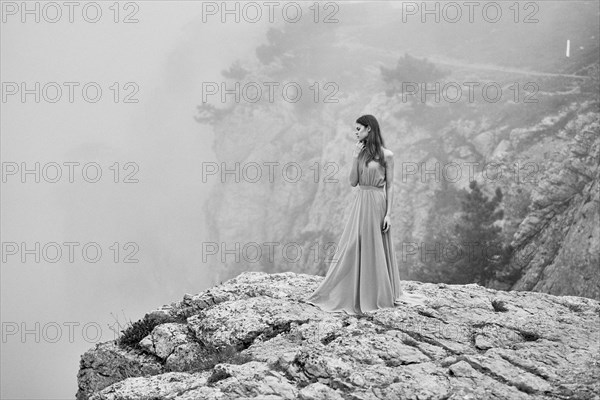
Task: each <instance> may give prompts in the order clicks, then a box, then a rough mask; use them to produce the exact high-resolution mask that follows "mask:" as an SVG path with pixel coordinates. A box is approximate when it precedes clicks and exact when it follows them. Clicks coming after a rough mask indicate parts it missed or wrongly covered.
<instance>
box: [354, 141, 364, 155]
mask: <svg viewBox="0 0 600 400" xmlns="http://www.w3.org/2000/svg"><path fill="white" fill-rule="evenodd" d="M364 148H365V144H364V143H363V142H361V141H360V140H359V141H358V142H356V145H355V147H354V152H353V153H352V157H354V158H358V155H359V154H360V152H361V151H363V149H364Z"/></svg>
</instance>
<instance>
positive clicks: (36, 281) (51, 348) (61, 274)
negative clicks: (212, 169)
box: [0, 2, 267, 399]
mask: <svg viewBox="0 0 600 400" xmlns="http://www.w3.org/2000/svg"><path fill="white" fill-rule="evenodd" d="M15 4H17V3H15ZM19 4H21V3H19ZM27 4H31V9H33V3H27ZM137 4H138V6H139V10H135V11H136V13H135V18H137V19H138V20H139V22H137V23H127V24H126V23H114V22H112V16H113V14H112V13H109V12H110V11H111V10H109V9H108V3H106V4H105V5H103V8H102V10H103V18H102V19H101V20H100V21H99V22H98V23H95V24H94V23H88V22H85V21H83V20H82V19H81V14H77V13H75V14H74V16H75V21H74V23H72V24H70V23H69V22H68V20H65V19H66V18H67V16H68V14H67V12H68V10H67V9H63V13H64V15H63V19H62V20H60V21H59V22H57V23H48V22H45V21H44V19H43V18H42V19H41V21H40V23H35V22H34V19H33V18H34V17H33V16H30V17H29V20H28V21H30V22H29V23H27V22H26V23H21V21H20V18H19V15H20V14H17V15H16V16H10V15H5V18H6V22H3V23H2V31H1V47H2V64H1V71H2V82H16V83H17V85H20V83H21V82H26V83H27V85H28V86H27V87H26V88H27V89H34V85H35V82H40V83H41V87H43V86H44V84H46V83H48V82H57V83H58V84H59V86H60V87H61V88H62V89H63V97H62V98H61V99H60V101H57V102H55V103H51V102H48V101H44V98H42V101H40V102H39V103H36V102H35V96H34V95H29V96H27V97H26V99H25V100H26V101H25V102H22V101H21V100H20V95H16V96H13V97H11V96H9V97H7V99H6V101H3V102H2V112H1V134H2V142H1V147H2V154H1V156H2V162H3V165H4V166H5V167H6V168H10V167H8V166H7V165H9V164H10V165H17V166H18V168H19V170H18V172H17V173H16V174H15V175H8V176H6V179H5V181H3V183H2V197H1V201H2V211H1V212H2V215H1V219H2V228H1V229H2V230H1V234H2V242H3V243H4V244H5V245H7V243H10V242H12V243H17V244H18V246H19V247H18V248H19V249H20V248H21V242H24V243H26V246H25V247H26V248H27V249H35V243H36V242H39V243H40V251H39V252H37V254H38V255H40V260H39V262H36V260H35V254H30V255H29V256H27V257H26V259H25V262H22V261H21V258H20V256H19V254H20V252H19V253H18V254H17V255H8V253H9V251H6V252H5V251H4V250H3V255H4V256H5V260H4V259H3V262H2V270H1V274H2V275H1V282H2V324H3V328H2V332H3V340H2V377H1V379H2V381H1V385H0V386H1V387H2V393H1V396H2V398H3V399H69V398H74V396H75V392H76V391H77V379H76V378H77V371H78V367H79V357H80V355H81V354H83V353H84V352H85V351H86V350H87V349H88V348H90V347H93V345H94V344H95V343H99V342H103V341H107V340H111V339H114V337H115V331H118V328H119V326H118V324H121V327H123V326H124V325H125V323H126V319H127V322H128V321H129V320H131V321H136V320H138V319H139V318H141V317H142V316H143V315H144V314H145V313H146V312H148V311H149V310H152V309H154V308H157V307H160V306H161V305H163V304H168V303H170V302H172V301H176V300H178V299H180V298H181V297H182V296H183V294H184V293H186V292H187V293H198V292H200V291H202V290H204V289H206V288H207V287H210V286H212V285H213V284H214V282H213V280H214V271H211V270H209V269H208V268H207V267H206V266H205V265H203V264H202V259H201V256H200V250H201V249H200V246H199V245H198V244H199V243H200V242H201V241H202V240H203V239H204V236H205V234H206V232H205V231H204V229H203V225H204V224H203V215H202V204H203V202H204V200H205V196H206V194H207V193H208V190H209V183H203V182H202V179H201V162H203V161H214V155H213V153H212V150H211V144H212V132H211V131H210V129H208V128H207V127H206V126H205V125H200V124H198V123H197V122H196V121H195V120H194V118H193V116H194V114H195V109H196V105H197V104H199V103H200V101H201V94H200V90H201V87H200V84H199V82H200V81H202V80H215V79H217V78H218V77H219V76H220V71H221V69H223V68H225V67H227V66H228V65H230V64H231V63H232V61H234V60H235V59H236V58H238V57H245V56H246V55H247V53H252V51H253V49H254V48H255V46H256V45H257V44H258V43H259V41H260V40H261V37H262V36H264V30H265V29H266V28H267V26H266V25H265V26H249V25H247V24H246V25H244V24H234V25H230V26H227V28H226V29H224V26H223V25H222V24H218V23H217V24H211V23H202V19H201V17H200V12H201V9H200V4H194V3H191V2H170V3H169V4H168V6H167V5H166V3H163V2H141V3H137ZM133 11H134V10H132V9H127V10H125V9H122V10H121V12H122V15H120V17H121V18H124V17H125V16H126V15H129V14H130V13H132V12H133ZM48 13H50V11H48ZM52 15H54V14H52ZM90 15H93V14H90ZM224 50H225V51H224ZM63 82H77V83H80V86H76V90H74V101H73V103H70V102H69V101H68V89H67V86H65V85H64V84H63ZM89 82H96V83H97V84H98V85H99V86H100V87H101V89H102V98H101V99H100V100H99V101H97V102H95V103H93V102H91V101H90V102H88V101H86V100H84V99H83V98H82V95H81V90H80V89H81V87H82V86H83V85H85V84H86V83H89ZM114 82H118V85H119V88H120V93H119V97H118V100H119V101H118V102H115V101H114V97H113V95H114V94H115V90H113V89H111V88H110V87H111V85H113V83H114ZM128 82H133V83H134V85H135V86H129V87H126V86H125V85H126V84H127V83H128ZM134 89H137V90H134ZM5 92H6V89H3V93H5ZM134 92H135V93H134ZM55 94H56V92H55V91H53V90H50V91H48V92H47V95H48V97H54V96H55ZM89 94H90V96H94V91H93V90H90V91H89ZM128 94H131V97H129V98H127V97H126V96H127V95H128ZM15 99H16V100H15ZM135 99H137V100H138V102H137V103H133V102H129V103H125V100H135ZM22 162H25V163H26V164H25V166H26V168H28V169H32V170H34V169H35V163H36V162H38V163H39V165H40V167H39V169H40V176H39V178H38V179H39V183H36V176H35V174H31V175H25V178H26V181H25V183H22V182H21V174H20V171H21V170H20V168H21V166H22V165H21V163H22ZM69 162H73V163H80V164H71V165H73V183H70V182H69V167H68V165H69V164H64V163H69ZM92 162H96V163H98V164H97V165H99V166H100V169H101V172H102V175H101V178H100V179H99V180H98V181H97V182H96V183H93V182H92V181H93V180H94V177H95V175H96V171H97V169H98V168H94V166H95V164H92V169H94V172H92V171H91V170H86V177H88V178H90V177H91V178H90V182H87V181H86V180H85V179H83V177H82V170H83V169H82V168H83V166H84V165H85V164H86V163H92ZM54 163H56V164H58V165H59V166H60V170H61V172H62V177H61V178H60V179H58V181H57V182H55V183H52V182H50V181H52V180H53V178H54V176H55V175H56V171H57V169H56V164H54ZM115 163H119V164H118V166H115ZM126 163H131V164H126ZM111 166H112V169H111ZM44 167H46V168H45V169H44ZM3 170H5V168H4V167H3ZM43 171H45V172H46V173H43ZM115 171H119V172H120V174H119V175H118V176H116V175H115ZM88 172H89V173H88ZM115 177H116V180H117V183H115V182H114V181H115ZM135 180H137V182H135ZM64 242H76V243H78V244H79V245H73V249H74V252H73V254H74V255H73V262H70V260H69V255H68V249H69V248H68V247H67V246H66V245H63V243H64ZM115 242H117V243H118V246H119V247H120V252H119V253H118V254H117V253H116V249H115V247H113V248H112V250H111V246H113V243H115ZM50 243H57V244H58V245H57V246H54V247H53V246H50V247H46V248H47V249H48V252H47V253H46V254H45V256H46V257H44V256H43V255H42V253H43V252H42V248H43V247H44V246H45V245H47V244H50ZM86 243H92V244H94V243H95V244H94V245H93V246H92V247H93V248H94V249H96V248H100V249H101V251H102V254H101V257H99V260H98V261H96V262H94V261H93V259H94V258H95V257H96V256H95V252H94V251H90V252H89V253H86V254H89V255H90V258H89V261H86V260H85V259H84V258H83V257H82V252H81V249H82V248H83V246H84V245H85V244H86ZM126 243H130V244H129V245H128V247H124V246H125V245H126ZM57 247H59V248H60V249H61V250H62V255H61V256H60V257H58V256H56V255H57V254H58V253H56V251H55V250H56V248H57ZM50 248H52V249H50ZM34 252H35V251H34ZM115 255H116V257H117V260H118V261H119V262H115V260H114V257H115ZM55 256H56V257H55ZM54 258H57V259H56V262H48V261H47V260H50V259H54ZM136 259H137V260H138V262H137V263H133V262H129V263H126V262H124V261H134V260H136ZM117 321H118V322H117ZM36 324H38V325H36ZM15 329H16V330H17V331H16V332H15ZM99 329H101V330H99ZM24 332H28V333H25V334H24V335H22V333H24Z"/></svg>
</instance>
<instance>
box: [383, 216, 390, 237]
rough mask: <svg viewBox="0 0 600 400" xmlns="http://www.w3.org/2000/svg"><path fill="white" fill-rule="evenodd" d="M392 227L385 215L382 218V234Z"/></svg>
mask: <svg viewBox="0 0 600 400" xmlns="http://www.w3.org/2000/svg"><path fill="white" fill-rule="evenodd" d="M391 225H392V221H391V218H390V216H389V215H387V214H386V216H385V217H384V218H383V229H382V231H383V233H386V232H387V231H389V230H390V226H391Z"/></svg>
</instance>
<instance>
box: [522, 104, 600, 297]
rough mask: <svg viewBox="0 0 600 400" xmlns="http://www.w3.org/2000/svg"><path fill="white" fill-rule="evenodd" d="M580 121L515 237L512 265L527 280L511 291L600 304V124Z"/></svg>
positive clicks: (584, 117) (591, 116)
mask: <svg viewBox="0 0 600 400" xmlns="http://www.w3.org/2000/svg"><path fill="white" fill-rule="evenodd" d="M577 122H579V126H578V127H576V128H574V131H575V132H574V138H573V140H572V141H571V142H569V146H567V147H566V148H565V149H564V150H563V153H564V154H563V155H562V157H561V159H560V160H559V161H557V162H555V163H553V164H552V165H551V166H550V167H549V168H548V169H547V170H546V171H545V172H544V173H543V176H541V177H540V180H539V185H538V186H537V187H536V189H535V190H534V196H533V203H532V206H531V211H530V212H529V214H528V215H527V217H526V218H525V220H524V221H523V223H522V224H521V225H520V227H519V230H518V231H517V232H516V234H515V236H514V240H513V243H512V246H513V247H514V248H515V249H516V253H515V255H514V257H513V259H512V261H511V264H512V266H513V267H515V268H518V269H521V270H522V271H523V276H522V277H521V278H520V279H519V281H518V282H517V283H516V284H515V285H514V286H513V287H512V289H514V290H533V291H538V292H546V293H551V294H556V295H577V296H585V297H590V298H594V299H598V300H600V213H599V210H600V198H599V194H600V191H599V188H598V182H599V180H600V123H599V121H598V116H597V114H587V115H582V116H580V118H579V120H578V121H577ZM563 132H564V131H563ZM567 132H568V130H567Z"/></svg>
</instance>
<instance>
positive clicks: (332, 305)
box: [305, 152, 404, 315]
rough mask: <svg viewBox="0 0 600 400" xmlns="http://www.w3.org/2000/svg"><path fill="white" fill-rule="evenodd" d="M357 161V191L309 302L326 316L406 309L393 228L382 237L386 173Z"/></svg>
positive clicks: (362, 158)
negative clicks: (336, 243) (396, 307)
mask: <svg viewBox="0 0 600 400" xmlns="http://www.w3.org/2000/svg"><path fill="white" fill-rule="evenodd" d="M364 154H365V152H362V153H361V154H360V155H359V159H358V172H359V175H358V190H357V191H356V197H355V198H354V203H353V205H352V208H351V211H350V217H349V218H348V220H347V222H346V226H345V227H344V231H343V233H342V236H341V238H340V240H339V243H338V248H337V250H336V252H335V256H334V258H333V260H332V263H331V265H330V266H329V270H328V271H327V274H326V276H325V279H324V280H323V281H322V282H321V284H320V285H319V287H318V288H317V289H316V290H315V291H314V292H313V293H312V294H311V295H310V296H309V297H307V298H306V299H305V302H306V303H310V304H313V305H315V306H317V307H319V308H320V309H322V310H324V311H329V312H345V313H347V314H350V315H360V314H363V313H364V312H366V311H373V310H377V309H380V308H388V307H395V306H396V305H399V304H401V303H403V302H404V301H403V300H404V299H403V292H402V289H401V288H400V276H399V273H398V263H397V260H396V254H395V252H394V244H393V240H392V229H393V226H391V227H390V229H388V231H387V232H385V233H384V232H383V231H382V228H383V219H384V217H385V214H386V209H387V204H386V194H385V184H386V182H385V168H384V167H383V166H382V165H381V164H380V163H379V162H377V161H376V160H371V161H370V162H369V165H368V166H367V165H366V164H365V156H363V155H364Z"/></svg>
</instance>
